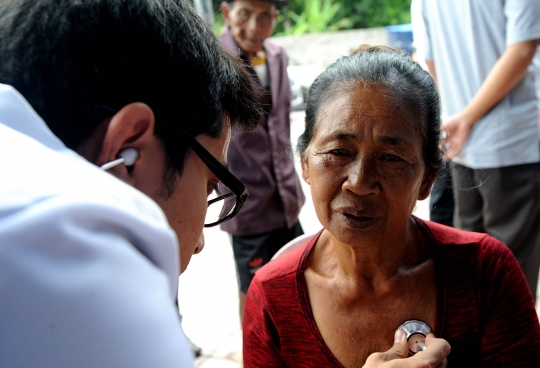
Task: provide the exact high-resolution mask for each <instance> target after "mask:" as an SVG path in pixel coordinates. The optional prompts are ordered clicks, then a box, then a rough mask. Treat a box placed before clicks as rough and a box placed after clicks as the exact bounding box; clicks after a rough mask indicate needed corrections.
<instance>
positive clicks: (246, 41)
mask: <svg viewBox="0 0 540 368" xmlns="http://www.w3.org/2000/svg"><path fill="white" fill-rule="evenodd" d="M221 10H222V12H223V17H224V18H225V23H226V24H227V25H228V26H229V27H230V29H231V34H232V36H233V37H234V39H235V40H236V42H237V43H238V45H239V46H240V47H241V48H242V49H243V50H244V51H245V52H246V53H247V54H255V53H257V52H259V51H261V50H263V42H264V40H266V39H267V38H268V37H270V36H271V35H272V32H274V27H275V25H276V20H277V17H278V12H277V11H276V6H275V5H274V4H271V3H269V2H266V1H259V0H235V1H234V2H233V3H232V4H230V5H227V4H223V5H222V7H221Z"/></svg>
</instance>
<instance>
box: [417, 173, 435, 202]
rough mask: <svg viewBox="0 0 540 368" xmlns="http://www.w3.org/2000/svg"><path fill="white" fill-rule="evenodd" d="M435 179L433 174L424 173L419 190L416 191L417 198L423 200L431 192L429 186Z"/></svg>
mask: <svg viewBox="0 0 540 368" xmlns="http://www.w3.org/2000/svg"><path fill="white" fill-rule="evenodd" d="M434 181H435V176H434V175H433V174H428V173H427V172H426V174H425V175H424V179H423V180H422V184H421V185H420V192H419V193H418V200H419V201H423V200H424V199H426V198H427V197H428V196H429V193H431V187H432V186H433V182H434Z"/></svg>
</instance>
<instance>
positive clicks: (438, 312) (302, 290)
mask: <svg viewBox="0 0 540 368" xmlns="http://www.w3.org/2000/svg"><path fill="white" fill-rule="evenodd" d="M411 216H412V218H413V219H414V220H415V222H416V224H417V225H418V227H419V228H420V231H421V232H422V234H423V235H424V236H425V237H426V240H427V242H428V246H429V247H430V248H431V249H432V251H433V261H434V263H435V277H436V282H435V292H436V294H437V300H436V302H435V326H433V333H434V334H435V336H437V337H442V336H443V332H444V331H443V326H444V315H445V308H444V307H445V305H446V288H445V282H444V279H445V277H444V274H445V272H444V263H443V261H442V253H441V249H440V247H439V244H438V242H437V241H436V240H435V237H434V236H433V233H432V232H431V230H430V229H429V228H428V226H427V225H426V223H425V222H424V221H423V220H421V219H419V218H418V217H416V216H414V215H411ZM323 231H324V229H322V230H321V231H319V232H318V233H317V234H315V236H313V238H312V239H311V240H310V241H309V243H308V244H307V246H306V248H305V249H304V251H303V252H302V256H301V258H300V262H299V265H298V269H297V272H296V287H297V292H298V296H299V298H300V300H301V302H302V306H301V308H302V312H303V313H304V318H305V320H306V322H307V324H308V327H309V329H310V331H311V333H312V335H313V337H314V338H315V340H316V341H317V344H318V345H319V348H320V349H321V352H322V353H323V354H324V355H325V356H326V357H327V359H328V360H329V361H330V362H331V363H332V364H334V366H336V367H339V368H345V367H344V366H343V364H341V362H340V361H339V360H338V359H337V358H336V357H335V356H334V354H333V353H332V351H331V350H330V348H329V347H328V345H326V342H325V341H324V339H323V337H322V335H321V332H320V331H319V327H318V326H317V323H316V322H315V317H314V316H313V310H312V309H311V304H310V302H309V295H308V292H307V285H306V280H305V278H304V271H305V269H306V263H307V259H308V257H309V255H310V254H311V252H312V251H313V248H315V245H316V244H317V241H318V240H319V237H320V236H321V234H322V233H323Z"/></svg>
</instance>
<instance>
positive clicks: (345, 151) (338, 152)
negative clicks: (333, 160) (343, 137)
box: [330, 148, 349, 156]
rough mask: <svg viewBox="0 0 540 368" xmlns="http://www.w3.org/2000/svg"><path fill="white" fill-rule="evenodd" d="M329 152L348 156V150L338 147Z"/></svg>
mask: <svg viewBox="0 0 540 368" xmlns="http://www.w3.org/2000/svg"><path fill="white" fill-rule="evenodd" d="M330 154H332V155H335V156H348V155H349V152H347V150H344V149H340V148H338V149H335V150H332V151H330Z"/></svg>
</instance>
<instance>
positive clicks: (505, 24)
mask: <svg viewBox="0 0 540 368" xmlns="http://www.w3.org/2000/svg"><path fill="white" fill-rule="evenodd" d="M422 16H423V22H424V25H425V28H424V29H425V34H424V37H422V39H423V40H425V42H424V46H425V57H426V59H427V60H433V61H434V62H435V68H436V73H437V82H438V86H439V91H440V94H441V101H442V105H443V109H444V111H445V112H446V113H447V114H448V115H449V116H451V115H454V114H456V113H458V112H460V111H462V110H463V109H464V108H465V106H467V104H468V103H469V102H470V101H471V100H472V98H473V97H474V95H475V94H476V93H477V92H478V90H479V88H480V86H481V85H482V83H483V82H484V80H485V79H486V77H487V75H488V74H489V72H490V71H491V70H492V68H493V66H494V65H495V63H496V62H497V60H498V59H499V58H500V56H501V55H502V54H503V52H504V51H505V50H506V48H507V47H509V46H512V45H515V44H517V43H520V42H525V41H530V40H537V39H540V21H539V17H540V1H539V0H498V1H494V0H451V1H449V0H422ZM534 79H535V77H534V74H533V72H532V69H531V70H529V72H528V73H527V74H526V75H525V76H524V78H523V80H522V81H521V82H520V83H519V84H518V85H517V86H516V87H515V88H514V89H513V90H512V91H510V93H508V94H507V95H506V96H505V97H504V98H503V99H502V100H501V101H500V102H499V103H498V104H497V105H496V106H495V107H493V108H492V109H491V110H490V111H489V112H488V113H487V114H486V115H485V116H484V117H482V118H481V119H480V120H479V121H478V122H477V123H476V124H475V125H474V127H473V129H472V131H471V134H470V136H469V138H468V139H467V141H466V142H465V144H464V146H463V149H462V150H461V152H460V154H459V155H458V156H456V157H455V158H454V159H453V161H454V162H456V163H458V164H461V165H465V166H467V167H469V168H472V169H489V168H498V167H505V166H513V165H523V164H530V163H536V162H540V148H539V147H540V133H539V130H538V124H537V121H538V120H537V119H538V115H537V109H538V107H537V106H538V105H537V100H536V92H535V83H534Z"/></svg>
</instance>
